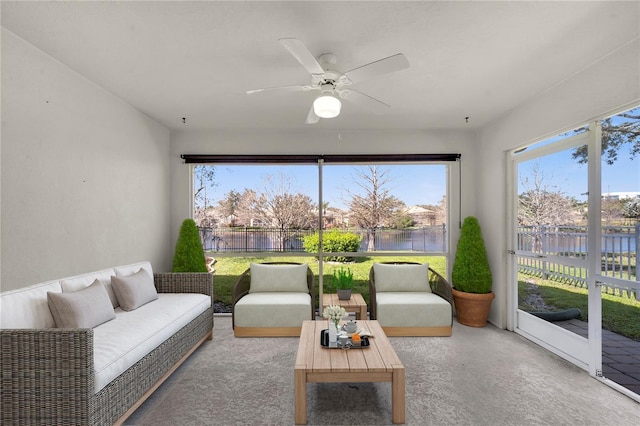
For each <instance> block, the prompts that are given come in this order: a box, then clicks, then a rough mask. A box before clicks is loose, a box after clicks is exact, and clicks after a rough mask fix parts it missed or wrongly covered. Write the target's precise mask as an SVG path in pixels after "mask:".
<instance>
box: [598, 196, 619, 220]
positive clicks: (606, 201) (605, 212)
mask: <svg viewBox="0 0 640 426" xmlns="http://www.w3.org/2000/svg"><path fill="white" fill-rule="evenodd" d="M600 211H601V212H602V219H604V222H605V225H606V226H611V223H612V222H613V221H614V220H615V219H620V218H621V217H622V215H623V201H622V200H620V199H618V198H613V197H602V201H601V202H600Z"/></svg>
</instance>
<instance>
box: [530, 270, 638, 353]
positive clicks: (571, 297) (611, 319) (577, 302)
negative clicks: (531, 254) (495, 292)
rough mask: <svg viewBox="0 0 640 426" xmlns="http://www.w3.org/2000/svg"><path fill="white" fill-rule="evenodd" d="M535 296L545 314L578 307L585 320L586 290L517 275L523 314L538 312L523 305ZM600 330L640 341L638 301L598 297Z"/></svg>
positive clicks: (610, 296) (606, 295)
mask: <svg viewBox="0 0 640 426" xmlns="http://www.w3.org/2000/svg"><path fill="white" fill-rule="evenodd" d="M531 295H539V296H540V297H541V298H542V300H544V303H545V304H546V305H547V306H548V309H547V310H548V311H551V312H557V311H562V310H565V309H569V308H578V309H580V311H581V312H582V318H581V319H582V320H583V321H587V320H588V319H589V312H588V304H589V303H588V295H587V289H583V288H576V287H574V286H571V285H567V284H563V283H559V282H556V281H550V280H543V279H541V278H538V277H533V276H530V275H525V274H519V276H518V307H519V308H520V309H522V310H524V311H527V312H531V311H540V310H541V309H540V307H539V306H536V305H535V304H530V303H527V302H528V301H531V298H530V297H528V296H531ZM602 328H603V329H605V330H609V331H612V332H614V333H618V334H621V335H623V336H627V337H629V338H630V339H633V340H636V341H640V302H639V301H637V300H635V299H632V298H628V297H620V296H615V295H612V294H605V293H603V294H602Z"/></svg>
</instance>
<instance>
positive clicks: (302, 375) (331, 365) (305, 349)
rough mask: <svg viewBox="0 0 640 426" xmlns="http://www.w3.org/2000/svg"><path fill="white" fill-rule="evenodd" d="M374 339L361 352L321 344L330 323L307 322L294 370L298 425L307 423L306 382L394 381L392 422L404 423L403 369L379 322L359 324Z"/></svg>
mask: <svg viewBox="0 0 640 426" xmlns="http://www.w3.org/2000/svg"><path fill="white" fill-rule="evenodd" d="M358 325H359V327H360V328H363V329H365V330H368V331H369V332H370V333H371V334H373V336H374V337H371V338H370V339H369V341H370V342H371V345H370V346H369V347H366V348H362V349H348V350H345V349H340V348H337V349H329V348H326V347H323V346H321V345H320V332H321V331H322V330H323V329H327V328H329V324H328V321H326V320H318V321H304V322H303V323H302V332H301V333H300V343H299V345H298V353H297V355H296V364H295V367H294V400H295V423H296V424H306V423H307V383H333V382H352V383H359V382H391V420H392V421H393V423H404V422H405V389H404V388H405V385H404V366H403V365H402V362H400V359H399V358H398V355H396V352H395V351H394V350H393V347H392V346H391V343H390V342H389V339H388V338H387V336H386V335H385V334H384V331H383V330H382V327H381V326H380V324H378V321H358Z"/></svg>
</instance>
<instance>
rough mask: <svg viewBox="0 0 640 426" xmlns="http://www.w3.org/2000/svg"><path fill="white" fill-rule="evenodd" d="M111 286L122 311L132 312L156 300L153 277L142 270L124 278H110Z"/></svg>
mask: <svg viewBox="0 0 640 426" xmlns="http://www.w3.org/2000/svg"><path fill="white" fill-rule="evenodd" d="M111 286H112V287H113V291H114V293H115V294H116V297H117V298H118V303H120V307H121V308H122V310H123V311H133V310H134V309H136V308H139V307H140V306H142V305H144V304H145V303H149V302H151V301H153V300H156V299H157V298H158V291H157V290H156V286H155V285H154V283H153V277H152V276H150V275H149V272H147V271H146V270H145V269H142V268H140V270H139V271H138V272H136V273H135V274H132V275H128V276H125V277H116V276H112V277H111Z"/></svg>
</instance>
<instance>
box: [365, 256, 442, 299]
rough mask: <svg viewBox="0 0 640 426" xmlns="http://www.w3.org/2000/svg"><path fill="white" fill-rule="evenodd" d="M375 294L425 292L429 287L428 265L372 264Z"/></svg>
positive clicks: (429, 291)
mask: <svg viewBox="0 0 640 426" xmlns="http://www.w3.org/2000/svg"><path fill="white" fill-rule="evenodd" d="M373 272H374V274H375V282H376V292H378V293H380V292H388V291H392V292H425V293H431V287H430V286H429V265H428V264H427V263H424V264H415V265H414V264H401V265H395V264H384V263H374V264H373Z"/></svg>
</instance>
